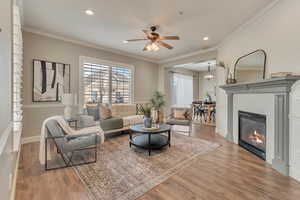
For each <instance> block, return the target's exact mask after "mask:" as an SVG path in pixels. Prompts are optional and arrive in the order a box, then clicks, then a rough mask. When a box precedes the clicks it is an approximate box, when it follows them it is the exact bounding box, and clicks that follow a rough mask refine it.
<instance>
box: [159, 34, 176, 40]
mask: <svg viewBox="0 0 300 200" xmlns="http://www.w3.org/2000/svg"><path fill="white" fill-rule="evenodd" d="M159 39H160V40H180V38H179V37H178V36H163V35H161V36H159Z"/></svg>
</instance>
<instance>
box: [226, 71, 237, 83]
mask: <svg viewBox="0 0 300 200" xmlns="http://www.w3.org/2000/svg"><path fill="white" fill-rule="evenodd" d="M235 83H236V79H234V78H233V74H232V73H229V76H227V80H226V84H235Z"/></svg>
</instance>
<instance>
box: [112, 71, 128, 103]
mask: <svg viewBox="0 0 300 200" xmlns="http://www.w3.org/2000/svg"><path fill="white" fill-rule="evenodd" d="M131 77H132V75H131V70H129V69H126V68H122V67H112V73H111V82H112V90H111V92H112V93H111V97H112V103H129V102H130V101H131Z"/></svg>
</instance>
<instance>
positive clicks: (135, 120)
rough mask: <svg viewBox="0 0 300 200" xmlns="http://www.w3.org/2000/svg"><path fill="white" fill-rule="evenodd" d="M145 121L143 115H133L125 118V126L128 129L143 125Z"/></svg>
mask: <svg viewBox="0 0 300 200" xmlns="http://www.w3.org/2000/svg"><path fill="white" fill-rule="evenodd" d="M143 120H144V116H143V115H131V116H127V117H123V125H124V127H128V126H131V125H134V124H139V123H142V122H143Z"/></svg>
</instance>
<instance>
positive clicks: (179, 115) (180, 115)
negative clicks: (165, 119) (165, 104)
mask: <svg viewBox="0 0 300 200" xmlns="http://www.w3.org/2000/svg"><path fill="white" fill-rule="evenodd" d="M174 118H175V119H177V120H185V119H186V110H185V109H174Z"/></svg>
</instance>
